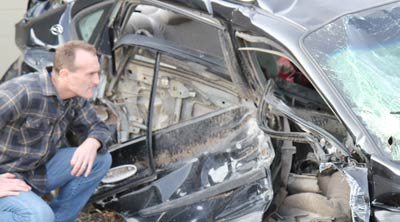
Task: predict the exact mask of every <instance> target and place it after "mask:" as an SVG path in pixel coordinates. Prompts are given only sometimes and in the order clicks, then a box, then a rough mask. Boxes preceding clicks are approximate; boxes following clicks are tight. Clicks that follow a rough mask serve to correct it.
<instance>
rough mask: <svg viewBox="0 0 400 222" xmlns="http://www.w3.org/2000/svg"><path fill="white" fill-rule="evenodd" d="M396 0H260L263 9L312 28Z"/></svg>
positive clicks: (307, 28) (259, 3)
mask: <svg viewBox="0 0 400 222" xmlns="http://www.w3.org/2000/svg"><path fill="white" fill-rule="evenodd" d="M392 2H399V1H394V0H303V1H302V0H258V1H257V3H258V5H259V7H260V8H262V9H263V10H265V11H267V12H269V13H271V14H274V15H277V16H279V17H281V18H283V19H285V20H286V21H287V22H290V23H293V24H296V25H297V26H301V27H302V28H303V29H306V30H312V29H314V28H316V27H319V26H321V25H323V24H325V23H328V22H329V21H332V20H334V19H335V18H338V17H340V16H342V15H344V14H348V13H351V12H357V11H362V10H365V9H368V8H372V7H377V6H380V5H384V4H388V3H392Z"/></svg>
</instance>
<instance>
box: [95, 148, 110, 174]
mask: <svg viewBox="0 0 400 222" xmlns="http://www.w3.org/2000/svg"><path fill="white" fill-rule="evenodd" d="M111 163H112V157H111V154H110V153H109V152H106V153H104V154H98V155H97V157H96V160H95V162H94V166H93V170H95V171H97V172H99V173H100V174H104V175H105V174H106V173H107V172H108V170H109V169H110V167H111Z"/></svg>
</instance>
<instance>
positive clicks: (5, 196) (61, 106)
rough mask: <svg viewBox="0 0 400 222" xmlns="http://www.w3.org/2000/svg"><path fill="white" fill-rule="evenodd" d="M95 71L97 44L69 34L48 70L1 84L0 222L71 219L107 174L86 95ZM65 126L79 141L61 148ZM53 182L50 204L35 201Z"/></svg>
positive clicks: (101, 128) (99, 125) (99, 127)
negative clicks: (74, 145)
mask: <svg viewBox="0 0 400 222" xmlns="http://www.w3.org/2000/svg"><path fill="white" fill-rule="evenodd" d="M99 72H100V65H99V62H98V58H97V56H96V49H95V48H94V47H93V46H91V45H89V44H87V43H85V42H81V41H71V42H68V43H66V44H65V45H63V46H61V47H59V48H57V50H56V52H55V56H54V66H53V70H52V72H51V73H50V74H49V73H32V74H26V75H23V76H21V77H18V78H15V79H12V80H9V81H7V82H5V83H3V84H2V85H0V221H7V222H8V221H34V222H47V221H73V220H74V219H75V218H76V217H77V215H78V214H79V212H80V210H81V209H82V207H83V206H84V205H85V204H86V202H87V200H88V199H89V198H90V196H91V195H92V193H93V192H94V190H95V189H96V187H97V185H98V183H99V182H100V180H101V179H102V178H103V177H104V175H105V174H106V173H107V171H108V169H109V168H110V165H111V155H110V154H109V153H108V152H107V147H106V146H107V143H108V142H109V139H110V133H109V130H108V128H107V126H106V125H105V124H104V123H103V122H102V121H101V120H100V119H99V118H98V117H97V116H96V113H95V112H94V110H93V109H92V107H91V105H90V103H89V102H88V100H87V99H90V98H92V97H93V95H94V91H95V89H96V86H97V85H98V84H99ZM68 130H70V131H72V132H73V134H74V135H78V136H79V137H80V141H82V142H81V143H80V145H79V146H78V147H66V146H69V142H68V140H67V138H66V132H67V131H68ZM56 188H60V192H59V193H58V195H57V196H56V197H55V198H54V200H52V202H51V203H49V204H47V203H46V202H45V201H43V200H42V198H41V197H40V196H41V195H42V194H44V193H47V192H50V191H52V190H54V189H56Z"/></svg>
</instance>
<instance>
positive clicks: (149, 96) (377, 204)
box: [2, 0, 400, 222]
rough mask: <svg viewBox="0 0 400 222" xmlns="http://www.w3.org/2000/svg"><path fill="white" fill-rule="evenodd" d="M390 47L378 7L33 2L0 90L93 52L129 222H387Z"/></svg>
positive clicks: (365, 2)
mask: <svg viewBox="0 0 400 222" xmlns="http://www.w3.org/2000/svg"><path fill="white" fill-rule="evenodd" d="M399 34H400V2H399V1H389V0H381V1H379V2H378V1H373V0H351V1H344V0H336V1H333V0H328V1H318V0H309V1H295V0H270V1H265V0H258V1H256V0H253V1H252V0H246V1H245V0H242V1H239V0H236V1H234V0H187V1H180V0H175V1H172V0H171V1H167V0H164V1H156V0H106V1H100V0H76V1H74V0H72V1H51V0H48V1H39V0H30V1H29V3H28V9H27V13H26V15H25V17H24V18H23V19H22V20H21V21H20V22H19V23H18V24H17V25H16V44H17V45H18V47H19V48H20V49H21V51H22V55H21V57H20V58H18V59H17V60H16V62H15V63H14V64H13V65H12V66H10V69H9V70H8V71H7V72H6V74H5V75H4V76H3V79H2V81H5V80H7V79H9V78H13V77H15V76H18V75H22V74H24V73H27V72H31V71H41V70H43V69H46V68H49V67H51V65H52V64H51V63H52V55H53V51H54V48H55V47H57V46H59V45H60V44H63V43H64V42H66V41H69V40H72V39H81V40H84V41H87V42H90V43H92V44H94V45H96V47H97V48H98V52H99V59H100V60H101V64H102V70H101V83H100V84H99V87H98V89H97V93H96V96H95V98H93V104H94V105H95V107H96V110H97V111H98V114H99V116H101V117H102V118H103V119H104V121H106V123H107V124H109V126H110V127H111V128H113V129H114V131H115V135H114V145H113V146H112V147H111V148H110V151H111V154H112V156H113V166H112V168H111V169H110V171H109V174H108V175H107V176H106V177H105V178H104V179H103V181H102V183H101V184H100V185H99V187H98V189H97V190H96V192H95V194H94V195H93V196H92V198H91V203H92V204H93V205H94V206H95V207H96V208H98V209H101V210H107V211H112V212H115V213H117V214H118V215H120V216H121V217H122V218H124V220H126V221H246V222H247V221H369V220H372V221H398V220H399V218H400V213H399V206H400V205H399V200H400V199H399V198H400V164H399V160H400V145H399V143H398V140H399V138H400V115H399V113H400V112H399V111H400V101H398V98H397V97H398V95H399V90H398V87H397V85H398V84H397V83H400V77H399V75H398V74H396V70H397V69H396V68H397V67H398V63H399V61H400V53H399V52H400V47H399V44H398V43H399V42H400V35H399ZM72 141H73V138H71V142H72Z"/></svg>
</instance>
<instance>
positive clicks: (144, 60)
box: [93, 30, 274, 221]
mask: <svg viewBox="0 0 400 222" xmlns="http://www.w3.org/2000/svg"><path fill="white" fill-rule="evenodd" d="M142 32H143V30H142ZM144 33H145V32H144ZM183 37H188V36H182V38H183ZM189 37H190V35H189ZM192 41H193V40H192ZM219 47H220V46H219ZM114 55H115V60H116V61H117V63H116V68H117V74H116V75H108V76H106V77H104V78H105V79H107V81H105V82H106V86H105V87H104V90H101V91H102V93H101V94H100V95H99V96H100V97H101V98H103V104H106V105H107V106H108V109H109V110H114V112H115V113H117V115H116V118H114V119H116V120H117V121H116V122H115V123H114V125H115V128H116V129H117V143H118V145H116V146H115V147H113V148H112V149H111V151H112V152H111V153H112V156H113V160H114V161H113V166H112V168H114V169H116V170H115V172H117V176H115V178H117V179H116V180H114V181H107V179H106V181H103V183H102V184H101V185H100V186H99V189H98V191H97V192H96V195H95V196H94V198H93V200H95V201H96V203H97V204H98V205H100V206H102V207H103V208H106V209H111V210H114V211H117V212H119V213H120V214H122V215H123V216H124V217H125V218H142V219H143V218H145V219H146V218H147V219H150V220H155V219H157V218H158V220H161V219H162V220H163V221H187V220H191V219H199V220H210V218H213V219H211V220H218V219H224V220H229V221H248V220H249V219H250V220H252V221H261V220H262V217H263V214H264V209H265V208H266V207H267V206H268V205H269V203H270V201H271V195H272V192H271V189H272V187H271V184H270V183H269V181H270V180H269V179H268V178H269V177H270V174H269V165H270V164H271V161H272V159H273V157H274V152H273V151H272V150H271V149H270V148H271V144H270V140H269V137H267V136H265V134H264V132H262V130H260V129H259V128H258V126H257V123H256V112H255V111H256V109H255V107H254V104H253V103H250V102H246V100H244V99H243V98H242V97H243V95H242V94H241V92H240V91H238V90H237V85H236V84H235V82H234V81H232V79H231V78H230V76H229V71H228V69H227V67H226V60H224V57H222V58H221V57H220V56H215V55H212V54H211V55H210V54H209V53H205V52H204V51H202V50H198V49H193V48H192V47H187V45H182V44H180V45H179V44H176V43H174V42H171V41H170V40H166V39H160V38H155V37H154V36H144V35H138V33H136V34H128V33H126V35H125V36H123V37H121V38H120V40H119V42H118V43H116V46H115V51H114ZM157 70H158V71H157ZM156 73H158V74H156ZM152 95H154V96H155V97H153V96H152ZM152 98H153V99H152ZM151 101H153V102H151ZM151 104H153V106H152V105H151ZM151 106H152V107H153V108H151ZM149 117H150V118H149ZM109 119H110V120H111V119H113V118H109ZM118 124H120V125H118ZM123 124H125V125H123ZM110 125H112V124H110ZM149 129H151V130H149ZM149 131H151V134H150V136H149V133H148V132H149ZM146 139H147V140H151V141H147V142H146ZM146 144H147V147H146ZM149 144H151V146H149ZM143 147H145V149H143ZM149 148H150V149H151V150H150V151H149V150H148V149H149ZM151 152H152V156H153V160H154V168H155V171H154V172H155V173H156V174H155V175H156V179H154V181H153V182H151V181H147V182H145V183H141V184H140V186H139V184H138V183H135V181H137V179H138V176H139V175H140V172H145V171H146V170H147V171H148V170H149V169H150V168H151V166H150V165H151V163H150V162H149V161H150V160H151V159H149V153H151ZM126 164H127V165H128V166H126V169H129V166H130V167H131V171H136V172H135V174H134V175H130V174H128V173H127V174H124V173H121V175H126V177H125V178H124V177H118V170H117V169H120V167H124V165H126ZM127 171H129V170H127ZM106 178H107V177H106ZM119 179H121V180H119Z"/></svg>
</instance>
